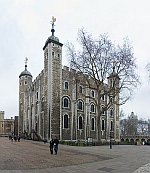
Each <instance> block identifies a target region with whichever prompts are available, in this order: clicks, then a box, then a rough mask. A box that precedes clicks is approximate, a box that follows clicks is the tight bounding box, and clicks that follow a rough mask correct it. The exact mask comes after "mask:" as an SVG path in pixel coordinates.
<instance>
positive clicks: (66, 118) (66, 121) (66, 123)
mask: <svg viewBox="0 0 150 173" xmlns="http://www.w3.org/2000/svg"><path fill="white" fill-rule="evenodd" d="M95 126H96V124H95V118H91V130H93V131H95ZM63 128H64V129H66V128H67V129H68V128H69V116H68V115H67V114H65V115H64V116H63ZM78 129H79V130H80V129H83V117H82V116H79V118H78ZM101 130H105V120H102V121H101ZM112 130H113V121H111V122H110V131H112Z"/></svg>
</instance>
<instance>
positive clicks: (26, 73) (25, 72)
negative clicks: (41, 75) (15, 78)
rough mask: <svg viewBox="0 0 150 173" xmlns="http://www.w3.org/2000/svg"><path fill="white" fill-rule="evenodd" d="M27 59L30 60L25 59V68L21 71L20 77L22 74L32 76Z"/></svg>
mask: <svg viewBox="0 0 150 173" xmlns="http://www.w3.org/2000/svg"><path fill="white" fill-rule="evenodd" d="M27 61H28V58H26V59H25V70H24V71H23V72H21V74H20V75H19V78H20V77H22V76H30V77H32V75H31V73H30V72H29V71H28V70H27Z"/></svg>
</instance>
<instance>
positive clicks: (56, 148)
mask: <svg viewBox="0 0 150 173" xmlns="http://www.w3.org/2000/svg"><path fill="white" fill-rule="evenodd" d="M58 144H59V140H58V139H57V137H56V136H55V139H54V151H55V154H57V152H58Z"/></svg>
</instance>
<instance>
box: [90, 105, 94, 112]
mask: <svg viewBox="0 0 150 173" xmlns="http://www.w3.org/2000/svg"><path fill="white" fill-rule="evenodd" d="M91 112H95V105H94V104H91Z"/></svg>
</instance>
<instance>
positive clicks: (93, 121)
mask: <svg viewBox="0 0 150 173" xmlns="http://www.w3.org/2000/svg"><path fill="white" fill-rule="evenodd" d="M91 130H95V118H92V119H91Z"/></svg>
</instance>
